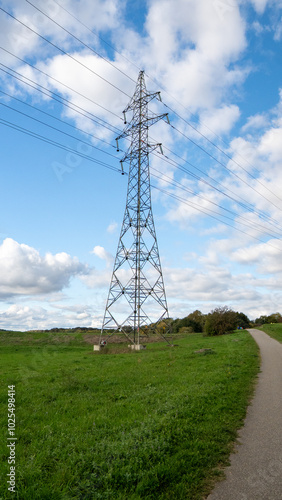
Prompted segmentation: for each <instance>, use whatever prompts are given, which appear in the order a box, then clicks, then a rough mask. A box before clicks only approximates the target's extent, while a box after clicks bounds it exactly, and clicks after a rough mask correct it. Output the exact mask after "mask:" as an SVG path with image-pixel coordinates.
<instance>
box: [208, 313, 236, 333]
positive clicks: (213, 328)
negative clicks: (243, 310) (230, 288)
mask: <svg viewBox="0 0 282 500" xmlns="http://www.w3.org/2000/svg"><path fill="white" fill-rule="evenodd" d="M236 327H237V315H236V312H235V311H232V309H230V308H229V307H227V306H224V307H217V308H216V309H214V310H213V311H211V312H210V313H209V314H208V315H207V317H206V323H205V330H204V331H205V334H206V335H209V336H214V335H224V334H225V333H231V332H233V331H234V330H235V328H236Z"/></svg>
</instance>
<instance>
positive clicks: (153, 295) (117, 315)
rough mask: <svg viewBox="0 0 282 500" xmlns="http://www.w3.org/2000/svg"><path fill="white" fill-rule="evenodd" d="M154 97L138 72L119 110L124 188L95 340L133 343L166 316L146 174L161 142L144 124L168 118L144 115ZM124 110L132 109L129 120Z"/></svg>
mask: <svg viewBox="0 0 282 500" xmlns="http://www.w3.org/2000/svg"><path fill="white" fill-rule="evenodd" d="M154 98H158V99H159V100H160V93H159V92H155V93H152V92H148V91H147V90H146V86H145V79H144V71H141V72H140V73H139V77H138V81H137V85H136V89H135V92H134V95H133V97H132V98H131V100H130V102H129V104H128V106H127V108H126V109H125V110H124V112H123V113H124V123H125V125H126V126H125V129H124V131H123V133H122V134H121V135H120V136H119V137H118V138H117V139H116V141H117V149H118V148H119V143H118V141H119V140H120V139H123V138H125V137H130V138H131V144H130V147H129V149H128V151H127V153H126V154H125V156H124V158H123V160H122V161H121V165H122V171H123V163H124V162H128V163H129V174H128V190H127V201H126V207H125V213H124V218H123V223H122V228H121V233H120V238H119V243H118V248H117V253H116V258H115V263H114V269H113V274H112V279H111V284H110V290H109V295H108V299H107V304H106V310H105V315H104V321H103V326H102V331H101V337H100V341H101V338H102V337H103V336H105V333H108V334H109V333H110V334H113V333H114V332H115V331H120V332H123V333H124V334H125V335H126V337H127V338H128V339H129V341H130V342H131V343H132V344H137V345H139V343H140V336H141V337H142V336H143V335H148V334H149V332H150V331H151V330H152V324H153V323H154V325H155V326H156V324H159V323H160V322H161V321H162V320H163V319H167V318H168V308H167V301H166V295H165V288H164V281H163V274H162V269H161V263H160V256H159V250H158V243H157V237H156V231H155V225H154V220H153V213H152V203H151V186H150V172H149V153H150V151H153V150H155V149H157V148H161V145H160V144H155V145H151V144H149V141H148V129H149V127H150V126H151V125H153V124H154V123H156V122H158V121H159V120H161V119H162V118H167V120H168V115H167V114H163V115H159V116H157V115H154V114H152V113H150V114H149V112H148V103H149V102H150V101H152V100H153V99H154ZM128 112H132V119H131V120H130V122H129V123H127V121H126V116H127V113H128ZM152 313H153V314H154V321H152ZM156 314H157V316H158V317H156ZM109 330H111V331H110V332H109ZM158 333H161V334H162V332H158ZM162 336H164V335H162Z"/></svg>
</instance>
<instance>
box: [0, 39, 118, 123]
mask: <svg viewBox="0 0 282 500" xmlns="http://www.w3.org/2000/svg"><path fill="white" fill-rule="evenodd" d="M0 49H1V50H4V51H5V52H6V53H7V54H10V55H11V56H13V57H14V58H15V59H18V61H21V62H23V63H24V64H26V65H28V66H29V67H30V68H33V69H35V70H36V71H38V72H39V73H41V74H42V75H45V76H47V77H48V78H50V80H53V81H54V82H56V83H59V85H62V86H63V87H65V88H66V89H68V90H71V91H72V92H74V93H75V94H77V95H79V96H80V97H83V98H84V99H86V100H87V101H89V102H92V103H93V104H95V105H96V106H98V107H99V108H101V109H103V110H104V111H107V112H108V113H110V114H111V115H114V116H116V117H117V118H118V119H119V120H121V121H122V118H121V117H120V115H117V114H116V113H114V112H113V111H111V110H110V109H108V108H105V106H102V105H101V104H99V103H98V102H96V101H93V99H90V97H87V96H86V95H84V94H82V93H81V92H78V91H77V90H75V89H73V88H72V87H70V86H69V85H66V84H65V83H63V82H61V81H60V80H57V78H54V77H53V76H51V75H49V74H48V73H46V72H45V71H43V70H42V69H39V68H38V67H37V66H34V65H33V64H31V63H29V62H28V61H25V60H24V59H22V58H21V57H18V56H16V55H15V54H13V53H12V52H10V51H9V50H7V49H5V48H4V47H0ZM6 67H7V66H6ZM11 71H13V70H11Z"/></svg>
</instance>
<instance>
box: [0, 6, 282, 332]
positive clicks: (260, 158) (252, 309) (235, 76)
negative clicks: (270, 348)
mask: <svg viewBox="0 0 282 500" xmlns="http://www.w3.org/2000/svg"><path fill="white" fill-rule="evenodd" d="M33 3H34V5H35V6H36V7H38V8H39V9H40V10H42V12H44V14H47V15H48V16H49V17H50V18H51V19H53V20H54V21H55V23H54V22H52V21H51V20H50V19H48V18H47V17H46V16H45V15H44V14H43V13H42V12H39V11H38V10H36V9H35V7H34V6H33V5H32V4H33ZM0 7H1V8H2V10H1V11H0V23H1V30H0V33H1V34H0V38H1V43H0V46H1V49H0V63H1V66H0V69H1V71H0V90H1V94H0V104H1V122H0V126H1V158H2V168H1V173H0V176H1V207H2V210H1V213H2V217H1V220H0V300H1V303H0V328H8V329H22V330H27V329H35V328H52V327H56V326H70V327H74V326H79V325H80V326H101V322H102V318H103V313H104V308H105V303H106V298H107V293H108V287H109V283H110V278H111V270H112V265H113V258H114V255H115V252H116V248H117V244H118V238H119V231H120V227H121V222H122V218H123V213H124V208H125V201H126V190H127V177H126V176H122V175H120V173H119V172H118V170H119V166H120V164H119V160H120V159H121V158H122V153H121V152H120V153H117V152H116V149H115V137H116V136H117V135H119V131H121V130H122V128H123V115H122V111H123V109H124V108H125V107H126V105H127V103H128V101H129V99H130V97H131V96H132V94H133V92H134V89H135V83H136V80H137V77H138V73H139V71H140V70H141V69H142V70H144V71H145V77H146V84H147V88H148V90H151V91H158V90H160V91H161V93H162V100H163V103H156V102H153V103H151V105H150V106H151V109H152V110H153V111H155V112H157V113H165V112H167V111H169V116H170V122H171V125H173V127H174V128H172V127H171V126H169V125H167V124H165V123H164V122H159V123H158V124H156V125H155V126H154V127H152V128H151V129H150V137H151V138H152V140H154V141H157V142H162V144H163V147H164V153H165V156H166V157H168V158H169V160H167V159H166V158H165V157H163V158H161V157H160V155H153V156H152V157H151V174H152V184H153V185H154V186H156V187H157V188H161V189H163V190H165V191H166V192H168V193H169V194H170V195H172V196H174V197H172V196H168V195H167V194H165V193H163V192H162V191H159V190H158V189H152V201H153V213H154V219H155V225H156V231H157V236H158V243H159V250H160V255H161V262H162V267H163V273H164V281H165V285H166V292H167V300H168V306H169V311H170V315H171V316H172V317H174V318H175V317H183V316H185V315H187V314H189V313H190V312H192V311H193V310H195V309H200V310H201V311H202V312H204V313H207V312H209V311H210V310H212V309H214V308H215V307H217V306H220V305H228V306H230V307H232V308H233V309H235V310H238V311H243V312H245V313H246V314H247V315H248V316H249V317H251V318H256V317H258V316H260V315H261V314H270V313H272V312H276V311H280V312H282V311H281V309H282V307H281V303H282V300H281V299H282V293H281V287H282V260H281V257H280V254H281V249H282V241H281V238H282V194H281V187H280V186H281V185H282V173H281V172H282V169H281V161H282V160H281V158H282V70H281V53H282V51H281V49H282V1H281V0H269V1H268V0H252V1H251V0H249V1H248V0H247V1H244V2H243V1H239V0H212V1H210V2H207V1H206V0H150V1H147V2H137V1H126V0H103V1H102V0H95V1H93V0H80V1H74V0H58V1H56V2H55V1H53V0H48V1H47V2H46V1H44V2H43V1H41V0H40V1H37V2H33V0H31V3H29V2H27V1H22V0H21V1H20V0H9V1H8V0H7V1H2V2H1V3H0ZM4 11H6V12H8V13H9V14H11V15H13V16H14V17H15V18H16V19H18V20H19V21H21V22H22V23H23V24H25V25H27V26H29V27H30V28H32V30H34V31H36V32H37V33H38V34H40V35H41V37H39V36H38V35H36V34H35V33H34V31H33V32H32V31H30V30H28V29H27V28H25V27H24V26H23V25H22V24H20V23H19V22H18V21H17V20H16V19H12V18H11V16H9V15H8V14H7V13H5V12H4ZM56 23H59V24H60V25H61V27H60V26H58V24H56ZM62 27H63V28H65V29H62ZM71 34H72V35H75V37H76V38H74V37H73V36H71ZM43 37H44V38H45V39H47V40H49V42H51V44H50V43H48V42H47V41H46V40H44V39H43ZM79 40H81V41H82V42H83V43H84V44H82V43H81V42H80V41H79ZM59 49H61V50H59ZM23 61H26V62H27V63H29V64H25V63H24V62H23ZM31 65H32V66H33V67H32V66H31ZM35 66H36V67H37V68H39V69H40V70H41V72H39V71H38V70H36V69H35V68H34V67H35ZM8 68H9V69H8ZM16 72H17V73H16ZM16 77H17V78H16ZM27 79H28V80H27ZM24 82H26V83H24ZM27 83H29V85H27ZM38 85H40V86H41V87H40V88H41V90H42V91H43V92H44V93H42V92H40V91H38V90H36V89H38V88H39V87H38ZM50 91H51V92H53V94H52V96H53V98H52V97H51V94H50ZM63 102H64V103H65V104H67V106H64V105H63ZM11 108H13V109H11ZM27 115H29V116H30V117H28V116H27ZM93 115H95V118H94V116H93ZM93 120H95V121H93ZM46 124H47V125H49V127H48V126H46ZM8 125H9V126H8ZM11 127H13V128H11ZM19 127H22V130H24V131H25V132H28V133H32V134H38V135H40V136H41V137H42V138H45V140H47V141H53V142H56V143H59V144H60V145H61V146H63V147H65V148H69V149H68V150H67V151H66V150H64V149H60V148H58V147H55V146H54V144H53V145H52V144H50V143H46V142H43V141H41V140H39V139H36V138H35V137H34V136H30V135H27V134H26V133H25V134H24V133H23V131H19V130H18V128H19ZM52 127H53V128H52ZM192 141H193V142H192ZM121 147H122V148H123V149H126V148H127V144H126V141H124V143H123V144H122V146H121ZM77 153H81V154H83V155H85V156H86V157H91V158H92V159H93V160H94V161H89V158H86V157H82V156H78V155H77ZM175 154H176V155H178V156H175ZM97 161H98V162H103V165H101V164H99V163H97ZM106 167H111V168H113V170H111V169H108V168H106ZM178 167H181V169H180V168H178ZM191 174H194V176H193V175H191ZM154 175H157V176H158V178H155V177H154ZM195 175H196V176H197V177H195ZM168 179H170V180H169V183H168V182H167V181H168ZM173 181H177V183H178V184H175V183H174V184H173V183H172V182H173ZM175 196H177V197H178V198H177V199H176V198H175ZM208 214H209V215H208ZM211 215H212V216H213V217H211ZM224 216H226V217H228V218H226V217H224ZM152 315H153V317H154V311H152Z"/></svg>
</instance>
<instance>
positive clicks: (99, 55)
mask: <svg viewBox="0 0 282 500" xmlns="http://www.w3.org/2000/svg"><path fill="white" fill-rule="evenodd" d="M25 1H26V2H27V3H28V4H29V5H32V7H34V9H36V10H37V11H38V12H41V14H43V16H45V17H47V19H49V20H50V21H52V23H54V24H56V26H58V27H59V28H61V29H62V30H64V31H65V32H66V33H68V35H70V36H72V37H73V38H74V39H75V40H77V41H78V42H79V43H81V44H82V45H83V46H84V47H86V48H87V49H89V50H90V51H91V52H93V54H95V55H97V56H98V57H100V58H101V59H103V60H104V61H106V62H107V63H108V64H110V66H112V67H113V68H115V69H116V70H117V71H119V72H120V73H121V74H122V75H123V76H126V78H129V79H130V80H131V81H132V82H133V83H135V80H133V78H131V77H130V76H129V75H128V74H126V73H125V72H124V71H122V70H121V69H120V68H118V67H117V66H115V64H113V63H112V62H111V61H109V60H108V59H106V58H105V57H104V56H102V55H101V54H99V52H97V51H96V50H94V49H93V48H92V47H90V45H88V44H87V43H85V42H83V41H82V40H81V39H80V38H78V37H77V36H75V35H74V34H73V33H71V32H70V31H69V30H68V29H66V28H64V26H62V25H61V24H59V23H58V22H57V21H55V19H52V17H50V16H48V14H46V12H43V10H41V9H39V7H37V6H36V5H34V4H33V3H32V2H30V1H29V0H25Z"/></svg>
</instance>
